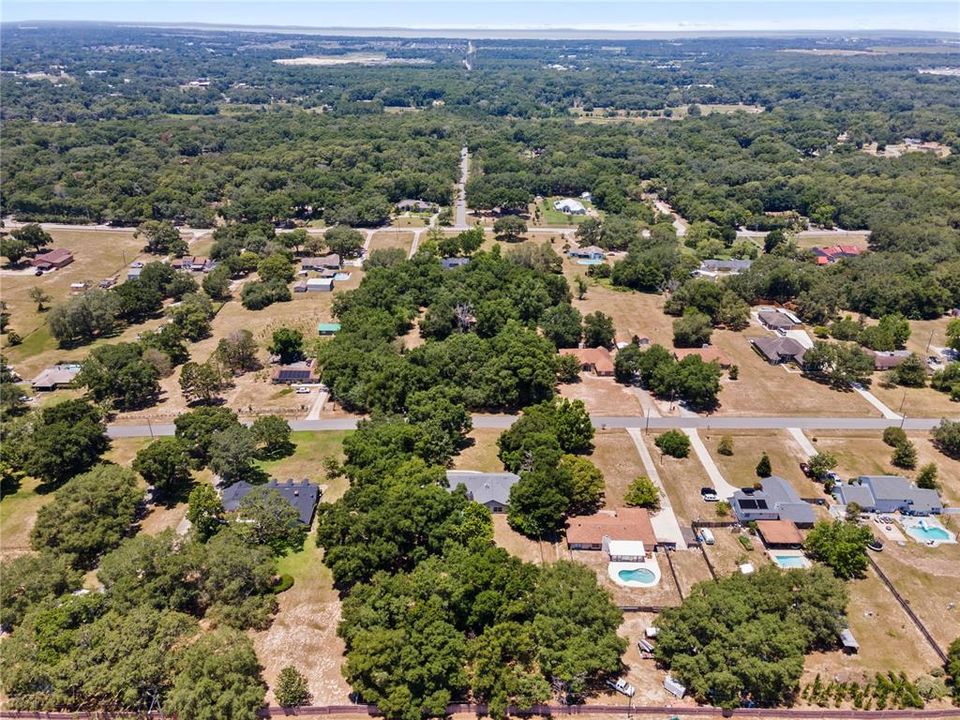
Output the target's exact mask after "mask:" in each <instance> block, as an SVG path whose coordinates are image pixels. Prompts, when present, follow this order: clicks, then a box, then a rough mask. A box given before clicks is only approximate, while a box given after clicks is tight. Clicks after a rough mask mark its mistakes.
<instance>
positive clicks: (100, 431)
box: [23, 400, 110, 483]
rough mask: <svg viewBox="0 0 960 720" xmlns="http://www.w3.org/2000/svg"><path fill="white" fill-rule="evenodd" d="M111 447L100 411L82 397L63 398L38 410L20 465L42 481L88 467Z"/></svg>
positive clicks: (62, 478) (62, 477)
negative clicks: (55, 403) (74, 398)
mask: <svg viewBox="0 0 960 720" xmlns="http://www.w3.org/2000/svg"><path fill="white" fill-rule="evenodd" d="M109 447H110V441H109V440H108V439H107V433H106V428H105V427H104V425H103V421H102V419H101V417H100V411H99V410H97V409H96V408H95V407H93V406H92V405H91V404H90V403H88V402H86V401H84V400H65V401H64V402H61V403H58V404H57V405H51V406H49V407H46V408H44V409H43V410H41V411H40V416H39V418H38V419H37V420H36V421H35V422H34V425H33V431H32V432H31V433H30V436H29V440H28V443H27V449H26V453H25V458H24V463H23V469H24V471H25V472H26V473H27V474H28V475H32V476H33V477H36V478H39V479H40V480H41V482H44V483H57V482H63V481H65V480H69V479H70V478H72V477H73V476H75V475H79V474H80V473H82V472H85V471H87V470H89V469H90V468H91V467H93V465H94V464H95V463H96V462H97V461H98V460H99V459H100V456H101V455H103V454H104V453H105V452H106V451H107V450H108V449H109Z"/></svg>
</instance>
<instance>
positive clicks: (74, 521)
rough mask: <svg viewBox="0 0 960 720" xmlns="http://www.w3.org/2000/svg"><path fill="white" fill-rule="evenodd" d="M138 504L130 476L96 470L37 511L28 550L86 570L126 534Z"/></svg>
mask: <svg viewBox="0 0 960 720" xmlns="http://www.w3.org/2000/svg"><path fill="white" fill-rule="evenodd" d="M142 498H143V491H142V490H138V489H137V481H136V477H135V476H134V474H133V473H132V472H131V471H130V470H126V469H124V468H121V467H119V466H117V465H110V464H105V465H98V466H97V467H95V468H94V469H93V470H90V471H89V472H87V473H84V474H83V475H78V476H77V477H75V478H73V479H72V480H70V481H69V482H67V483H66V484H65V485H63V486H62V487H61V488H60V489H59V490H57V492H56V493H55V494H54V497H53V501H52V502H50V503H48V504H47V505H44V506H43V507H41V508H40V510H39V511H38V512H37V522H36V524H35V525H34V526H33V530H31V532H30V544H31V545H32V546H33V548H34V549H35V550H44V549H49V550H51V551H53V552H54V553H56V554H59V555H63V556H65V557H66V558H67V559H68V560H69V562H70V564H71V565H72V566H73V567H75V568H84V569H89V568H91V567H93V565H94V564H95V562H96V560H97V558H98V557H99V556H100V555H101V554H102V553H103V552H105V551H106V550H109V549H111V548H113V547H116V546H117V545H119V544H120V540H121V539H123V537H124V536H125V535H126V534H127V533H128V532H129V531H130V526H131V525H132V524H133V521H134V519H135V518H136V512H137V504H138V503H139V502H140V501H141V499H142Z"/></svg>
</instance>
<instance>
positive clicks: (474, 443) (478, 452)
mask: <svg viewBox="0 0 960 720" xmlns="http://www.w3.org/2000/svg"><path fill="white" fill-rule="evenodd" d="M500 433H501V431H500V430H497V429H494V428H474V429H473V430H471V431H470V433H469V434H468V435H467V443H466V444H465V445H464V447H463V448H461V450H460V453H459V454H458V455H455V456H454V458H453V466H454V467H455V468H456V469H458V470H478V471H480V472H501V471H503V463H502V462H500V458H499V457H497V453H498V452H499V448H497V438H498V437H500Z"/></svg>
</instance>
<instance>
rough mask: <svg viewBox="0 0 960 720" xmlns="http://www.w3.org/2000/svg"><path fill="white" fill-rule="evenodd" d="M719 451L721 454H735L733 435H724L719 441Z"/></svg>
mask: <svg viewBox="0 0 960 720" xmlns="http://www.w3.org/2000/svg"><path fill="white" fill-rule="evenodd" d="M717 452H718V453H719V454H721V455H728V456H729V455H733V437H732V436H730V435H723V436H722V437H721V438H720V442H718V443H717Z"/></svg>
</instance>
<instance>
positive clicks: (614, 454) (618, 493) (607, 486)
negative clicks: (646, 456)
mask: <svg viewBox="0 0 960 720" xmlns="http://www.w3.org/2000/svg"><path fill="white" fill-rule="evenodd" d="M593 448H594V449H593V454H592V455H590V460H591V461H592V462H593V464H594V465H596V466H597V467H598V468H600V470H601V471H602V472H603V480H604V503H603V504H604V507H606V508H610V509H615V508H618V507H622V506H623V498H624V495H626V493H627V487H628V486H629V485H630V483H631V482H633V480H634V479H635V478H637V477H638V476H639V475H643V474H644V468H643V463H642V462H641V460H640V455H639V453H637V449H636V447H635V446H634V444H633V440H632V439H631V438H630V436H629V435H628V434H627V432H626V431H625V430H606V431H603V430H599V429H598V430H597V434H596V435H595V436H594V438H593Z"/></svg>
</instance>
